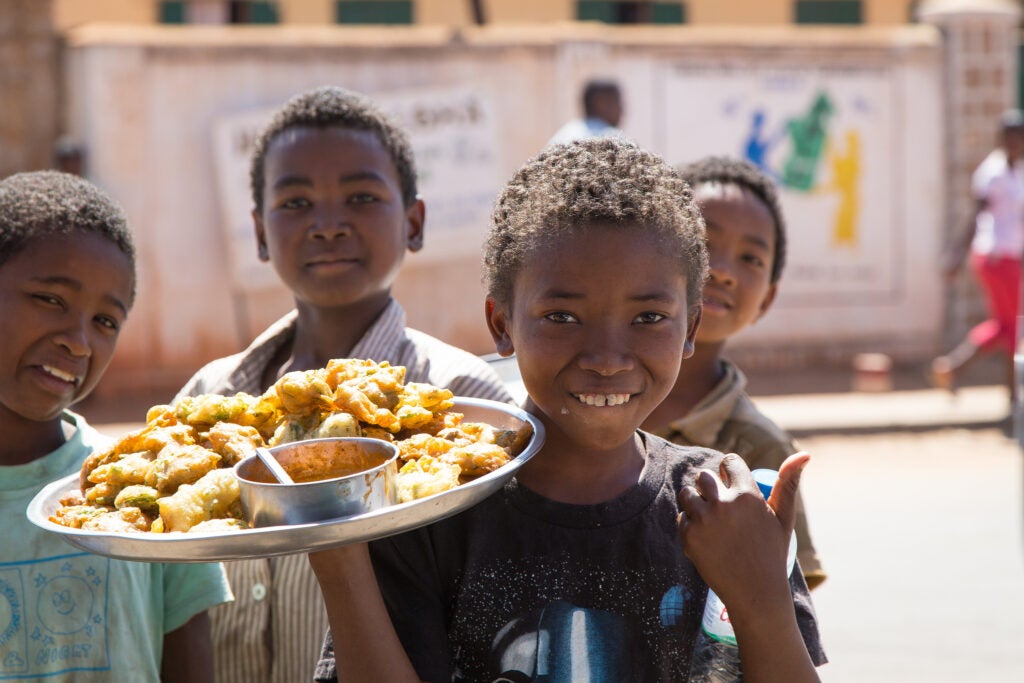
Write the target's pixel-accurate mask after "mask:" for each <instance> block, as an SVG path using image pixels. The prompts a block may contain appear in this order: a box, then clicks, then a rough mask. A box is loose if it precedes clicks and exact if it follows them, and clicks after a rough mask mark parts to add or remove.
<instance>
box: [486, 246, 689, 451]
mask: <svg viewBox="0 0 1024 683" xmlns="http://www.w3.org/2000/svg"><path fill="white" fill-rule="evenodd" d="M526 261H527V262H526V263H525V265H524V266H523V267H522V269H521V270H520V272H519V273H517V275H516V278H515V283H514V285H513V296H512V303H511V304H510V305H500V304H497V303H495V302H494V300H493V299H490V300H488V305H487V308H488V324H489V326H490V329H491V333H492V335H493V336H494V339H495V343H496V345H497V348H498V351H499V352H500V353H501V354H503V355H509V354H511V353H513V352H514V353H515V354H516V359H517V361H518V363H519V369H520V372H521V374H522V378H523V383H524V384H525V386H526V389H527V391H528V392H529V394H530V398H531V400H532V401H533V403H534V404H536V406H537V407H538V408H539V409H540V411H541V412H542V413H543V416H542V418H543V419H545V422H546V423H547V424H548V425H549V426H550V427H549V431H557V432H559V433H560V434H561V436H563V437H565V438H568V440H569V441H571V442H573V443H575V444H576V445H578V446H580V447H583V448H588V449H591V450H610V449H612V448H615V447H617V446H620V445H621V444H623V443H625V442H626V441H627V440H629V439H630V438H632V435H633V433H634V432H635V430H636V429H637V428H638V427H639V426H640V424H641V423H642V422H643V420H644V419H645V418H646V417H647V416H648V415H649V414H650V412H651V411H652V410H654V408H655V407H657V405H658V404H659V403H661V401H662V399H664V398H665V396H666V395H667V394H668V392H669V390H670V389H671V388H672V385H673V383H674V382H675V379H676V376H677V374H678V372H679V363H680V361H681V359H682V358H684V357H686V356H689V355H691V354H692V353H693V335H694V328H695V326H696V324H697V322H698V320H699V318H700V308H699V307H694V310H693V311H692V312H691V313H689V314H688V308H689V307H688V305H687V304H688V302H687V301H686V277H685V274H684V273H683V272H682V268H681V267H680V264H679V258H678V257H677V256H675V255H674V250H673V249H672V248H670V247H668V246H667V245H666V244H665V242H664V241H661V240H658V239H656V238H655V237H653V236H652V235H650V234H644V233H642V232H640V231H623V230H621V229H615V228H608V227H601V226H590V227H587V228H585V229H583V230H581V231H580V233H579V234H574V235H568V236H563V237H560V238H556V239H555V240H554V241H553V242H552V243H551V244H549V245H545V246H543V247H541V248H538V249H537V250H535V251H534V252H532V253H531V254H530V255H529V256H528V257H527V259H526ZM550 436H552V435H550V434H549V437H550Z"/></svg>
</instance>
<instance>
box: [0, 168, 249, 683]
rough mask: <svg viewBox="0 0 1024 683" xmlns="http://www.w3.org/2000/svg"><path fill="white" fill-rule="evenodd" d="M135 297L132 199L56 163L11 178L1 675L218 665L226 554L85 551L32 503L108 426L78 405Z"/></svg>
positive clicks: (1, 251)
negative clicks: (199, 560) (167, 556)
mask: <svg viewBox="0 0 1024 683" xmlns="http://www.w3.org/2000/svg"><path fill="white" fill-rule="evenodd" d="M134 299H135V250H134V247H133V246H132V241H131V236H130V234H129V232H128V228H127V225H126V222H125V218H124V215H123V214H122V213H121V210H120V208H119V207H117V205H116V204H114V203H113V201H111V200H110V198H108V197H107V196H106V195H104V194H103V193H102V192H100V191H99V190H98V189H97V188H96V187H94V186H93V185H92V184H90V183H88V182H87V181H85V180H83V179H81V178H78V177H76V176H72V175H69V174H64V173H56V172H50V171H44V172H38V173H23V174H18V175H14V176H11V177H9V178H7V179H5V180H3V181H0V323H2V325H3V329H4V341H3V343H2V344H0V434H3V441H2V442H0V517H2V518H3V519H4V525H5V527H4V543H3V546H2V548H0V592H2V595H3V596H4V598H3V599H4V600H5V601H4V602H3V604H4V605H5V606H6V607H7V609H9V610H10V611H9V612H7V617H8V618H7V619H5V620H3V622H2V623H3V627H4V629H5V630H4V632H3V637H2V638H0V646H3V647H2V648H0V655H2V658H0V661H2V662H3V664H2V666H0V678H7V674H11V677H12V678H17V679H19V680H20V679H31V680H39V681H47V682H51V681H52V682H55V683H58V682H65V681H68V682H69V681H72V680H73V681H75V682H76V683H83V682H88V681H95V682H97V683H98V682H100V681H110V680H132V681H143V682H152V683H156V682H157V681H163V682H164V683H170V682H172V681H180V682H182V683H185V682H188V683H202V682H204V681H212V680H213V668H212V656H211V652H210V643H209V640H210V639H209V632H210V625H209V620H208V618H207V615H206V609H207V608H209V607H211V606H213V605H216V604H219V603H222V602H225V601H227V600H230V599H231V593H230V591H229V589H228V586H227V582H226V580H225V577H224V571H223V569H222V568H221V567H220V565H214V564H177V565H175V564H160V563H152V564H150V563H144V562H124V561H120V560H111V559H108V558H106V557H100V556H97V555H92V554H90V553H83V552H76V551H75V550H74V549H73V548H71V546H69V545H67V544H66V543H65V542H64V540H63V539H62V538H61V537H60V536H59V535H57V534H52V533H50V532H47V531H44V530H42V529H40V528H38V527H36V526H35V525H33V524H31V523H30V522H29V521H28V519H27V518H26V516H25V509H26V507H27V506H28V503H29V502H30V501H31V500H32V498H33V497H34V496H35V495H36V494H37V493H38V492H39V491H40V490H41V489H42V488H43V486H45V485H46V484H49V483H50V482H52V481H55V480H57V479H60V478H61V477H64V476H67V475H69V474H72V473H78V472H79V470H80V468H81V465H82V461H83V460H84V459H85V458H86V457H87V456H88V455H89V454H90V453H92V452H93V451H94V450H98V449H103V448H104V447H106V445H107V444H108V443H109V439H107V438H105V437H103V436H101V435H100V434H99V433H98V432H96V431H95V430H94V429H92V428H91V427H90V426H89V425H88V424H87V423H86V422H85V420H84V419H83V418H82V416H80V415H77V414H75V413H73V412H71V411H70V410H69V407H70V406H72V405H74V404H75V403H76V402H78V401H80V400H82V399H83V398H85V397H86V396H87V395H88V394H89V392H90V391H92V389H93V388H94V387H95V386H96V384H97V382H99V380H100V378H101V377H102V376H103V372H104V371H105V370H106V368H107V365H108V363H109V362H110V359H111V357H112V356H113V353H114V348H115V346H116V344H117V338H118V335H119V333H120V331H121V327H122V326H123V325H124V323H125V320H126V319H127V317H128V312H129V310H130V309H131V307H132V302H133V301H134Z"/></svg>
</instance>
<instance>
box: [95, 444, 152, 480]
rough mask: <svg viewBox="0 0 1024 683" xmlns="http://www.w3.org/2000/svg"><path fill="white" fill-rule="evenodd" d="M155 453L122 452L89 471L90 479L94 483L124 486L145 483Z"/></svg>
mask: <svg viewBox="0 0 1024 683" xmlns="http://www.w3.org/2000/svg"><path fill="white" fill-rule="evenodd" d="M153 457H154V456H153V453H152V452H150V451H142V452H140V453H122V454H121V455H120V456H118V457H117V459H116V460H114V461H112V462H108V463H106V464H103V465H100V466H99V467H97V468H96V469H94V470H93V471H92V472H90V473H89V481H90V482H92V483H93V484H102V483H107V484H110V485H112V486H118V487H124V486H131V485H133V484H145V483H146V473H147V472H148V471H149V466H150V465H152V464H153Z"/></svg>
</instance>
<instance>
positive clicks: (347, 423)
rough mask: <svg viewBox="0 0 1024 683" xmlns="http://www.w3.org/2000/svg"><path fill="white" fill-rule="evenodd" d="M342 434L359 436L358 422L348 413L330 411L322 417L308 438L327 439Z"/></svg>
mask: <svg viewBox="0 0 1024 683" xmlns="http://www.w3.org/2000/svg"><path fill="white" fill-rule="evenodd" d="M342 436H361V430H360V429H359V422H358V421H357V420H356V418H355V416H353V415H350V414H349V413H331V414H330V415H328V416H327V417H325V418H324V419H323V422H321V423H320V426H319V427H317V428H316V431H314V432H313V433H312V434H311V435H310V438H313V439H327V438H331V437H342Z"/></svg>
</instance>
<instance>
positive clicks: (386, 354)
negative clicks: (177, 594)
mask: <svg viewBox="0 0 1024 683" xmlns="http://www.w3.org/2000/svg"><path fill="white" fill-rule="evenodd" d="M297 317H298V314H297V312H296V311H292V312H291V313H289V314H288V315H286V316H284V317H283V318H281V319H280V320H278V321H277V322H276V323H274V324H273V325H271V326H270V327H269V328H268V329H267V330H266V331H265V332H263V334H261V335H260V336H259V337H257V338H256V340H255V341H253V343H252V344H250V345H249V348H247V349H245V350H244V351H242V352H240V353H237V354H235V355H233V356H228V357H226V358H220V359H218V360H215V361H213V362H211V363H209V364H207V365H206V366H205V367H203V368H202V369H201V370H199V372H197V373H196V374H195V375H194V376H193V377H192V379H190V380H189V381H188V383H187V384H186V385H185V387H184V388H183V389H182V390H181V391H180V392H179V393H178V397H179V398H180V397H182V396H194V395H197V394H234V393H237V392H239V391H244V392H246V393H249V394H254V395H259V394H261V393H263V391H265V390H266V388H267V387H264V386H261V383H262V377H263V375H264V372H265V371H266V369H267V364H268V363H269V362H270V361H271V359H272V358H274V356H275V354H276V353H277V352H278V351H279V350H280V349H281V348H282V346H284V345H285V344H290V343H291V341H292V339H294V337H295V326H296V320H297ZM349 357H351V358H367V359H371V360H374V361H377V362H381V361H388V362H389V363H391V364H392V365H403V366H405V368H406V375H405V379H406V381H407V382H426V383H428V384H433V385H436V386H441V387H448V388H449V389H451V391H452V393H454V394H455V395H456V396H473V397H476V398H486V399H492V400H496V401H504V402H511V401H512V398H511V396H510V395H509V393H508V391H507V390H506V389H505V387H504V385H503V384H502V382H501V379H500V378H499V377H498V376H497V374H496V373H495V372H494V371H493V370H492V369H491V368H490V367H489V366H488V365H487V363H486V362H484V361H482V360H481V359H480V358H478V357H476V356H474V355H473V354H471V353H468V352H466V351H463V350H461V349H458V348H455V347H454V346H450V345H448V344H445V343H444V342H442V341H440V340H438V339H435V338H433V337H431V336H429V335H426V334H424V333H422V332H419V331H417V330H413V329H409V328H407V327H406V326H405V311H404V310H402V307H401V306H400V305H399V304H398V302H397V301H394V300H391V302H390V303H389V304H388V306H387V307H386V308H385V309H384V311H383V312H382V313H381V314H380V316H379V317H378V318H377V320H376V321H374V323H373V325H371V326H370V329H369V330H367V331H366V334H364V335H363V337H362V339H360V340H359V342H358V343H356V345H355V347H354V348H353V349H352V352H351V353H350V354H349ZM224 566H225V568H226V569H227V574H228V579H229V580H230V582H231V589H232V591H233V592H234V594H235V601H234V602H232V603H229V604H226V605H221V606H218V607H215V608H213V609H211V610H210V618H211V620H212V622H213V652H214V657H215V670H216V681H217V683H234V682H236V681H237V682H239V683H241V682H243V681H244V682H245V683H252V682H254V681H255V682H258V683H296V682H297V681H311V680H313V670H314V668H315V666H316V662H317V659H318V657H319V655H320V646H321V644H322V642H323V637H324V633H325V632H326V631H327V613H326V611H325V609H324V607H323V604H322V602H321V598H320V587H319V585H318V584H317V581H316V576H315V575H314V574H313V572H312V570H311V569H310V568H309V563H308V561H307V559H306V556H305V555H285V556H281V557H269V558H263V559H258V560H241V561H236V562H225V563H224Z"/></svg>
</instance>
